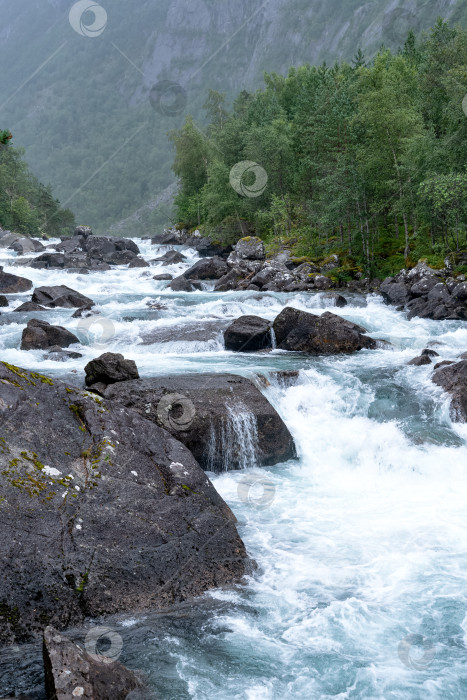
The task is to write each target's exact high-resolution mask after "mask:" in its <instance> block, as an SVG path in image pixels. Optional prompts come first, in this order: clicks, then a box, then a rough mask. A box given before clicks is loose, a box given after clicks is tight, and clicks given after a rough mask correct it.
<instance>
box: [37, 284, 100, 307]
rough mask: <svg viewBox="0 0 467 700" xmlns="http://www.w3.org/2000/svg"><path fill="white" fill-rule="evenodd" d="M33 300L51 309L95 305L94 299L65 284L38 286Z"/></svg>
mask: <svg viewBox="0 0 467 700" xmlns="http://www.w3.org/2000/svg"><path fill="white" fill-rule="evenodd" d="M31 301H33V302H35V303H36V304H41V306H48V307H49V308H51V309H54V308H56V307H62V308H65V309H79V308H80V307H81V306H94V302H93V300H92V299H89V297H86V296H84V294H81V293H80V292H75V290H74V289H70V287H67V286H65V285H64V284H62V285H60V286H57V287H37V288H36V289H35V290H34V293H33V295H32V299H31Z"/></svg>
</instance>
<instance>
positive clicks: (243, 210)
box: [172, 20, 467, 281]
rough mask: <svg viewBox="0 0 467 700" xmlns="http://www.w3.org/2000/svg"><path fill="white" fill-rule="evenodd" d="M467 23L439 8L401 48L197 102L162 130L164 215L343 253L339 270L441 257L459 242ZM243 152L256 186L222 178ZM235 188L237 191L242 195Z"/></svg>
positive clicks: (297, 251)
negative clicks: (169, 170) (204, 120)
mask: <svg viewBox="0 0 467 700" xmlns="http://www.w3.org/2000/svg"><path fill="white" fill-rule="evenodd" d="M466 93H467V31H465V30H463V29H461V28H459V27H456V28H452V27H450V26H449V25H448V24H447V23H446V22H444V21H442V20H439V21H438V22H437V23H436V25H435V26H434V28H433V29H432V30H431V32H430V33H429V34H428V35H427V36H425V37H423V39H422V40H420V41H417V40H416V37H415V34H414V33H413V32H410V33H409V36H408V39H407V41H406V43H405V45H404V46H403V48H402V49H400V50H399V51H397V52H395V53H393V52H391V51H390V50H389V49H386V48H384V47H383V48H381V50H380V51H379V53H378V54H377V55H376V57H375V59H374V60H373V61H372V62H371V63H370V62H367V61H366V59H365V57H364V55H363V53H362V52H361V51H358V52H357V54H356V56H355V58H354V61H353V64H352V65H348V64H346V63H341V64H335V65H334V66H333V67H332V68H329V67H327V66H326V65H323V66H321V67H312V66H307V65H306V66H302V67H300V68H292V69H291V70H290V72H289V74H288V76H287V77H283V76H280V75H277V74H274V73H273V74H269V75H266V76H265V87H264V88H263V89H262V90H258V91H257V92H255V93H254V94H249V93H247V92H245V91H244V92H242V93H241V94H240V96H239V97H238V98H237V100H236V101H235V102H234V106H233V109H232V111H231V112H230V113H229V114H227V113H226V111H225V108H224V103H223V100H222V96H221V95H219V93H211V95H210V98H209V100H208V102H207V104H206V108H207V110H208V113H209V115H210V116H211V119H212V122H211V124H210V125H209V126H208V127H207V128H206V129H205V130H203V129H202V128H201V127H197V126H196V124H195V122H194V121H193V119H192V118H189V119H187V121H186V123H185V125H184V126H183V127H182V128H181V129H180V130H179V131H175V132H173V133H172V140H173V142H174V144H175V147H176V158H175V165H174V171H175V173H176V175H177V176H178V177H179V180H180V185H181V188H180V192H179V195H178V197H177V200H176V205H177V207H178V212H177V213H178V218H179V219H180V220H181V221H183V222H184V223H185V224H186V225H188V226H199V225H202V226H209V227H211V228H213V227H214V228H215V226H216V225H218V224H219V223H220V222H222V221H224V220H226V219H228V218H229V217H230V219H231V220H235V219H240V218H242V219H247V220H248V221H250V222H251V228H252V229H254V230H255V231H256V233H257V235H261V236H262V237H263V238H264V240H265V241H266V242H267V243H268V249H269V251H270V252H272V251H273V250H274V249H275V248H276V249H277V247H278V246H279V245H280V246H283V247H284V246H285V247H288V248H289V249H290V250H291V251H292V253H293V254H294V255H295V256H297V257H301V256H307V257H309V258H310V259H312V260H322V259H323V258H325V257H326V255H328V254H329V253H330V252H336V253H338V254H339V256H340V258H341V260H345V263H344V264H343V265H342V267H341V268H339V269H338V270H336V271H332V272H331V273H329V274H330V275H333V276H334V277H336V278H338V279H339V280H341V281H345V280H346V279H348V278H349V277H350V278H352V277H355V276H356V275H359V274H361V273H364V274H365V275H369V276H382V277H383V276H386V275H388V274H392V273H394V272H395V271H397V270H398V269H400V268H401V267H402V266H403V265H404V263H405V264H406V265H407V266H412V265H414V264H416V262H417V260H418V259H419V258H422V257H424V258H427V259H429V260H430V261H432V264H434V265H439V264H442V263H443V260H444V256H445V255H446V254H449V253H450V252H452V251H459V250H461V249H464V248H467V233H466V229H467V171H466V167H465V163H466V155H467V150H466V143H467V116H466V115H465V114H464V112H463V109H462V101H463V99H464V96H465V94H466ZM242 161H253V162H254V163H257V164H258V165H259V166H261V168H263V169H264V170H265V172H266V174H267V186H266V188H265V189H264V191H263V192H262V193H255V194H257V195H258V196H249V192H248V188H249V187H250V188H251V187H252V185H253V184H254V176H253V180H252V181H250V180H248V179H247V178H248V177H250V178H251V176H252V170H251V169H250V170H249V171H247V172H246V174H245V176H244V179H242V185H243V186H244V187H243V193H242V190H241V188H240V191H241V193H240V194H239V193H238V192H237V189H238V188H235V189H234V188H233V187H232V186H231V182H230V180H231V174H232V168H233V166H235V165H236V164H237V163H240V162H242ZM245 193H246V194H245Z"/></svg>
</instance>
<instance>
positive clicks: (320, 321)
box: [273, 306, 377, 355]
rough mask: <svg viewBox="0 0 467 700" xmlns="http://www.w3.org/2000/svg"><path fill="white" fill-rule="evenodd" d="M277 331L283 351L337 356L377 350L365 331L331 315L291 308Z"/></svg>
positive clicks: (278, 319)
mask: <svg viewBox="0 0 467 700" xmlns="http://www.w3.org/2000/svg"><path fill="white" fill-rule="evenodd" d="M273 329H274V333H275V336H276V343H277V347H278V348H279V349H281V350H295V351H299V352H307V353H310V354H312V355H321V354H323V355H334V354H342V353H352V352H356V351H358V350H363V349H364V348H366V349H370V350H374V349H375V348H376V347H377V342H376V340H374V339H373V338H370V337H369V336H367V335H365V334H366V329H365V328H363V327H362V326H359V325H357V324H356V323H352V322H351V321H347V320H345V319H344V318H341V317H340V316H337V315H336V314H333V313H331V312H330V311H326V312H325V313H324V314H322V315H321V316H317V315H315V314H310V313H307V312H306V311H299V310H298V309H294V308H292V307H290V306H288V307H286V308H285V309H283V310H282V311H281V313H280V314H279V316H277V317H276V319H275V321H274V324H273Z"/></svg>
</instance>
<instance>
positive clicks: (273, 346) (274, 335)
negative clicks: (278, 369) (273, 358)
mask: <svg viewBox="0 0 467 700" xmlns="http://www.w3.org/2000/svg"><path fill="white" fill-rule="evenodd" d="M271 347H272V349H273V350H276V349H277V340H276V334H275V332H274V328H273V327H272V326H271Z"/></svg>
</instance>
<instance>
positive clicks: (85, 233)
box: [73, 226, 92, 238]
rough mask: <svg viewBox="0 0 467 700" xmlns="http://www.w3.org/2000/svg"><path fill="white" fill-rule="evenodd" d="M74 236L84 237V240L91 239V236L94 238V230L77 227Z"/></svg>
mask: <svg viewBox="0 0 467 700" xmlns="http://www.w3.org/2000/svg"><path fill="white" fill-rule="evenodd" d="M73 236H83V237H84V238H89V236H92V229H91V227H90V226H77V227H76V228H75V230H74V233H73Z"/></svg>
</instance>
